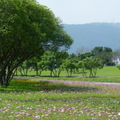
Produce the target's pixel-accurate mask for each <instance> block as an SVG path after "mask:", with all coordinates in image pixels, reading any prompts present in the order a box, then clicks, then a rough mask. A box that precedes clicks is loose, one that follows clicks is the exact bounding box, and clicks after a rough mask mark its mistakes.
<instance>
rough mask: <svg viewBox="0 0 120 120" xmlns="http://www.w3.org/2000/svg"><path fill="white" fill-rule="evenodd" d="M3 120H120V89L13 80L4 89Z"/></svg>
mask: <svg viewBox="0 0 120 120" xmlns="http://www.w3.org/2000/svg"><path fill="white" fill-rule="evenodd" d="M0 91H1V92H0V102H1V105H0V119H1V120H3V119H4V120H8V118H9V120H13V119H15V120H21V119H22V120H37V119H41V120H50V119H52V120H62V119H65V120H68V119H69V120H92V119H96V120H101V119H104V120H118V119H119V118H120V85H119V84H103V83H89V82H80V81H70V80H69V81H68V80H59V81H58V80H40V79H36V80H29V79H13V80H12V81H11V83H10V86H8V87H7V88H6V87H1V88H0Z"/></svg>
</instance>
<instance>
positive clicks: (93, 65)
mask: <svg viewBox="0 0 120 120" xmlns="http://www.w3.org/2000/svg"><path fill="white" fill-rule="evenodd" d="M78 65H79V67H80V68H82V70H83V73H85V69H86V70H89V72H90V75H89V76H90V77H95V76H96V73H97V69H98V68H99V69H101V68H103V64H102V62H101V61H100V60H99V59H98V58H95V57H88V58H86V59H83V61H80V62H79V63H78Z"/></svg>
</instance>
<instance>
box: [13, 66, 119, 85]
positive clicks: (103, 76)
mask: <svg viewBox="0 0 120 120" xmlns="http://www.w3.org/2000/svg"><path fill="white" fill-rule="evenodd" d="M49 74H50V72H49V71H43V72H42V75H41V76H35V71H32V72H29V75H28V76H27V78H32V79H34V78H41V79H57V80H71V81H87V82H112V83H120V70H119V69H118V68H117V67H116V66H112V67H111V66H106V67H104V68H103V69H98V72H97V76H96V77H95V78H89V77H83V76H82V73H81V71H79V72H76V73H73V74H72V76H71V77H68V76H67V73H66V71H62V73H61V75H60V77H50V76H49ZM18 75H20V74H19V73H18ZM87 76H89V72H88V71H87ZM15 77H21V76H15ZM22 77H26V76H22Z"/></svg>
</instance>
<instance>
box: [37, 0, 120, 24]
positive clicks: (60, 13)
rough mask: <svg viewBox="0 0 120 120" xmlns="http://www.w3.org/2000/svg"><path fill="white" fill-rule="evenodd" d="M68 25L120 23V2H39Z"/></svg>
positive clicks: (85, 0)
mask: <svg viewBox="0 0 120 120" xmlns="http://www.w3.org/2000/svg"><path fill="white" fill-rule="evenodd" d="M37 1H38V2H39V3H40V4H42V5H45V6H47V7H48V8H50V9H51V10H52V11H53V13H54V14H55V16H56V17H59V18H60V19H61V20H62V22H63V23H66V24H84V23H91V22H115V23H117V22H120V0H37Z"/></svg>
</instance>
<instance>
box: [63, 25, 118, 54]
mask: <svg viewBox="0 0 120 120" xmlns="http://www.w3.org/2000/svg"><path fill="white" fill-rule="evenodd" d="M63 26H64V29H65V31H66V32H67V33H68V34H69V35H70V36H71V37H72V38H73V39H74V43H73V45H72V46H71V48H70V50H69V51H68V52H69V53H76V51H77V49H79V48H81V47H86V48H88V49H93V48H94V47H96V46H104V47H110V48H112V49H113V50H116V49H120V23H88V24H64V25H63Z"/></svg>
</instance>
